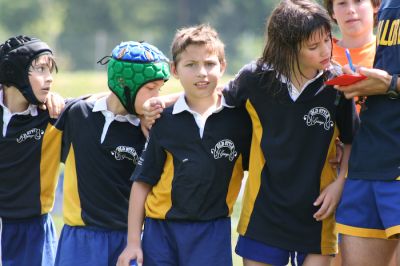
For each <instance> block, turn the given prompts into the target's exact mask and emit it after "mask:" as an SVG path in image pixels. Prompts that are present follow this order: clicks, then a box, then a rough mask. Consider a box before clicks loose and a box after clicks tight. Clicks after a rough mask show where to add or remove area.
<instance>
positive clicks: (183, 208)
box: [132, 106, 251, 221]
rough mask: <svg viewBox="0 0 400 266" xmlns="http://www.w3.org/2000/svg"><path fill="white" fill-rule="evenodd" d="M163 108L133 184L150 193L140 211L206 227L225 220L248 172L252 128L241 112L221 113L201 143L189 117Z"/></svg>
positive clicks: (207, 127)
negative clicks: (204, 223)
mask: <svg viewBox="0 0 400 266" xmlns="http://www.w3.org/2000/svg"><path fill="white" fill-rule="evenodd" d="M172 110H173V106H172V107H169V108H166V109H165V110H164V112H163V114H162V116H161V118H160V119H158V120H157V122H156V124H155V125H154V126H153V127H152V129H151V132H150V140H149V142H148V144H147V147H146V149H145V152H144V153H143V155H142V158H141V160H140V162H139V164H138V167H137V168H136V170H135V172H134V174H133V176H132V179H134V180H135V182H137V181H140V182H145V183H147V184H150V185H151V186H153V187H152V190H151V192H150V193H149V195H148V197H147V199H146V203H145V210H146V216H147V217H150V218H154V219H166V220H181V221H209V220H213V219H217V218H221V217H228V216H230V214H231V213H232V209H233V205H234V203H235V201H236V198H237V195H238V193H239V190H240V186H241V181H242V178H243V171H244V170H246V169H247V166H248V152H249V147H250V139H251V124H250V119H249V117H248V114H247V113H246V111H245V110H244V109H243V108H228V107H224V108H223V109H222V110H220V111H219V112H215V113H213V114H211V115H210V116H209V117H208V118H207V121H206V124H205V127H204V133H203V137H202V138H201V137H200V133H199V128H198V126H197V124H196V122H195V119H194V117H193V115H192V114H191V113H190V112H188V111H183V112H181V113H177V114H173V113H172Z"/></svg>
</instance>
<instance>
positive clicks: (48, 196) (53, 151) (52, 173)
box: [40, 123, 62, 214]
mask: <svg viewBox="0 0 400 266" xmlns="http://www.w3.org/2000/svg"><path fill="white" fill-rule="evenodd" d="M61 136H62V135H61V131H60V130H58V129H57V128H55V127H54V126H53V125H51V124H50V123H49V124H48V125H47V128H46V130H45V133H44V136H43V142H42V151H41V152H42V159H41V161H40V203H41V213H42V214H45V213H48V212H50V211H51V209H52V208H53V206H54V197H55V191H56V187H57V180H58V170H59V168H60V157H61Z"/></svg>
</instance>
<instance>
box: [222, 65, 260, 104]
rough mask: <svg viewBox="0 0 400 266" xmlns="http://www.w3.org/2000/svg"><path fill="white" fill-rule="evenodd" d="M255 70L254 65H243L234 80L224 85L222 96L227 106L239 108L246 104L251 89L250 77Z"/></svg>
mask: <svg viewBox="0 0 400 266" xmlns="http://www.w3.org/2000/svg"><path fill="white" fill-rule="evenodd" d="M255 69H256V65H255V63H251V64H248V65H245V66H244V67H243V68H242V69H241V70H240V71H239V73H238V74H237V75H236V76H235V78H234V79H233V80H231V81H230V82H229V83H228V84H226V85H225V87H224V90H223V94H224V97H225V100H226V103H227V104H228V105H231V106H236V107H239V106H243V105H244V104H245V103H246V101H247V99H248V97H249V90H250V88H251V82H250V81H251V75H252V74H253V73H254V71H255Z"/></svg>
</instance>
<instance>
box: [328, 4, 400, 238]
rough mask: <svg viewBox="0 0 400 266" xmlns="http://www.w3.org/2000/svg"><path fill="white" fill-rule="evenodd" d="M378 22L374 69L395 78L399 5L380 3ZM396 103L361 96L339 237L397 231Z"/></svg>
mask: <svg viewBox="0 0 400 266" xmlns="http://www.w3.org/2000/svg"><path fill="white" fill-rule="evenodd" d="M378 18H379V23H378V34H377V44H378V46H377V49H376V57H375V62H374V68H377V69H383V70H386V71H387V72H388V73H389V74H391V75H398V74H399V73H400V64H399V58H400V48H399V45H400V43H399V42H398V40H397V37H394V36H395V35H394V34H393V32H394V31H396V30H397V31H398V27H397V26H398V21H399V19H400V4H399V3H398V2H397V1H382V4H381V7H380V10H379V13H378ZM396 36H397V35H396ZM399 101H400V100H399V99H389V98H388V97H387V96H385V95H373V96H368V98H367V101H366V107H367V109H366V110H365V112H363V113H362V114H361V121H362V123H361V127H360V129H359V132H358V133H357V137H356V138H355V139H354V143H353V148H352V152H351V156H350V160H349V173H348V178H347V180H346V183H345V187H344V191H343V196H342V201H341V203H340V204H339V207H338V211H337V215H336V217H337V221H338V230H339V232H340V233H343V234H346V235H353V236H358V237H373V238H383V239H387V238H392V237H395V236H396V234H399V233H400V219H399V217H400V209H399V207H398V206H400V205H399V203H400V196H399V193H398V191H399V189H400V182H399V179H400V152H399V149H400V121H399V119H398V118H399V115H400V104H399ZM359 207H360V208H359ZM361 207H362V208H361Z"/></svg>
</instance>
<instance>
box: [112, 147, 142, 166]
mask: <svg viewBox="0 0 400 266" xmlns="http://www.w3.org/2000/svg"><path fill="white" fill-rule="evenodd" d="M111 155H113V156H114V158H115V159H116V160H118V161H120V160H124V159H127V160H130V161H132V162H133V163H134V164H135V165H136V164H137V163H138V161H139V155H138V154H137V152H136V150H135V149H134V148H133V147H128V146H118V147H117V148H115V150H113V151H111Z"/></svg>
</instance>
